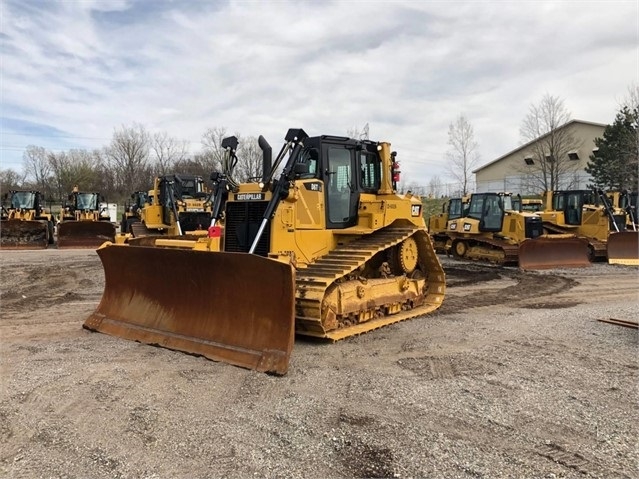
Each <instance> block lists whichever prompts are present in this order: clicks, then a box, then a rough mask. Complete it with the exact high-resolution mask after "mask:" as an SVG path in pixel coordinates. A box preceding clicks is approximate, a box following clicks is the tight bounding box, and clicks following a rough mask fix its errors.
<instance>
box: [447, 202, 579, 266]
mask: <svg viewBox="0 0 639 479" xmlns="http://www.w3.org/2000/svg"><path fill="white" fill-rule="evenodd" d="M447 234H448V236H449V238H450V241H451V247H450V249H451V252H452V254H453V256H454V257H456V258H460V259H478V260H484V261H490V262H493V263H497V264H504V265H509V264H512V265H518V266H519V267H520V268H522V269H544V268H556V267H582V266H588V265H589V264H590V262H589V260H588V247H587V243H586V242H585V241H583V240H580V239H578V238H576V237H575V236H574V235H571V234H564V235H561V236H552V237H551V236H548V235H544V233H543V227H542V222H541V218H539V217H538V216H537V215H536V214H535V213H526V212H521V211H517V210H515V209H513V206H512V195H511V194H510V193H474V194H472V195H471V197H470V205H469V210H468V214H467V215H466V216H465V217H462V218H460V219H455V220H450V221H449V222H448V226H447Z"/></svg>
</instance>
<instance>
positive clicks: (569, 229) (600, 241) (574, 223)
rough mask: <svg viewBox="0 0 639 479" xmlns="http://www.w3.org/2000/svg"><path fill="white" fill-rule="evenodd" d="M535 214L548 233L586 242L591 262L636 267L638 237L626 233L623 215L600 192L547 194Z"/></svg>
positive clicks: (624, 216)
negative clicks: (575, 236) (543, 207)
mask: <svg viewBox="0 0 639 479" xmlns="http://www.w3.org/2000/svg"><path fill="white" fill-rule="evenodd" d="M544 196H545V205H546V206H545V209H544V211H540V212H539V213H538V214H539V215H540V216H541V218H542V220H543V224H544V230H545V231H546V232H547V233H549V234H565V233H573V234H575V235H577V236H579V237H581V238H584V239H585V240H586V241H588V248H589V256H590V259H591V261H606V259H607V260H608V262H609V263H613V264H628V265H634V264H639V234H638V233H637V231H626V212H625V211H623V210H620V209H615V208H613V207H612V205H611V204H610V202H609V201H608V198H607V197H606V195H605V194H604V193H603V192H602V191H601V190H596V189H593V190H562V191H548V192H546V193H545V194H544Z"/></svg>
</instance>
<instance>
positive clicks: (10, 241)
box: [0, 190, 54, 249]
mask: <svg viewBox="0 0 639 479" xmlns="http://www.w3.org/2000/svg"><path fill="white" fill-rule="evenodd" d="M6 201H9V204H8V205H7V207H5V206H4V203H5V202H6ZM43 203H44V201H43V198H42V195H41V194H40V192H39V191H34V190H13V191H10V192H8V193H5V194H4V196H3V205H2V222H1V224H0V248H2V249H44V248H47V247H48V246H49V245H50V244H53V242H54V221H53V215H52V214H51V213H50V212H48V211H47V210H46V209H45V207H44V205H43Z"/></svg>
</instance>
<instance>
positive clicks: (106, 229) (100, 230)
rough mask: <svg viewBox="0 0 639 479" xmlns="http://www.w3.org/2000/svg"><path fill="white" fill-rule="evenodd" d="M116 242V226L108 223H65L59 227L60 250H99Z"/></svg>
mask: <svg viewBox="0 0 639 479" xmlns="http://www.w3.org/2000/svg"><path fill="white" fill-rule="evenodd" d="M105 241H115V226H114V225H113V224H112V223H110V222H108V221H63V222H62V223H60V224H59V225H58V248H98V247H99V246H100V245H101V244H102V243H104V242H105Z"/></svg>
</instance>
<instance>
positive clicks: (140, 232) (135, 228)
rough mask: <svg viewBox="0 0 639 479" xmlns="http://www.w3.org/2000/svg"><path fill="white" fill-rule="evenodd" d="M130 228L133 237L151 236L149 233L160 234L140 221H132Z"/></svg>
mask: <svg viewBox="0 0 639 479" xmlns="http://www.w3.org/2000/svg"><path fill="white" fill-rule="evenodd" d="M130 228H131V233H132V234H133V237H134V238H137V237H139V236H151V235H154V236H159V235H160V234H159V233H158V232H156V231H153V230H150V229H149V228H147V227H146V225H145V224H144V223H143V222H141V221H137V222H135V223H132V224H131V226H130Z"/></svg>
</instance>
